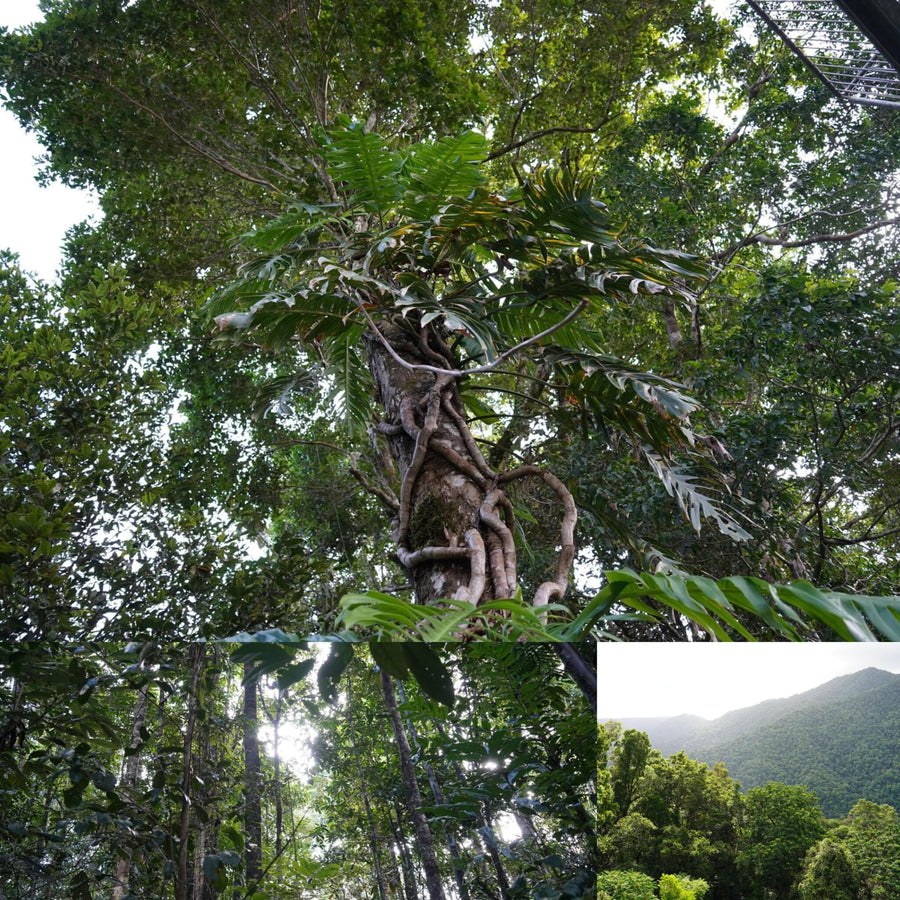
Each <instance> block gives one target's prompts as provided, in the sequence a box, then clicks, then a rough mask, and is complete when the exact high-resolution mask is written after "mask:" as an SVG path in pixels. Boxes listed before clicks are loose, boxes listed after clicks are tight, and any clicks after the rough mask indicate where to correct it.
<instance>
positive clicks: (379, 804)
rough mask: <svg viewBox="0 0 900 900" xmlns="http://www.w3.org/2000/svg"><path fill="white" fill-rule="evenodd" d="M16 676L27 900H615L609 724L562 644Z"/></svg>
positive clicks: (10, 731) (20, 899)
mask: <svg viewBox="0 0 900 900" xmlns="http://www.w3.org/2000/svg"><path fill="white" fill-rule="evenodd" d="M583 649H585V650H586V651H587V650H588V649H589V648H583ZM376 660H377V663H376V662H375V661H376ZM0 667H2V669H0V671H2V677H0V801H2V802H0V896H3V897H4V898H7V900H35V898H38V897H40V898H47V900H63V898H65V900H69V898H77V900H90V898H101V897H102V898H113V900H125V898H141V900H155V898H173V897H174V898H176V900H187V898H192V900H213V898H215V897H222V898H224V897H228V898H235V900H237V898H248V900H249V898H251V897H252V898H254V900H267V898H271V900H322V898H328V897H330V898H341V900H358V898H365V897H373V898H376V900H389V898H398V897H404V898H406V900H416V898H426V897H427V898H429V900H443V898H445V897H458V898H462V900H476V898H480V897H498V896H506V897H543V898H547V900H556V898H564V897H570V898H571V897H584V898H593V897H594V896H595V893H596V889H595V885H594V882H595V876H596V822H595V818H596V785H595V779H596V772H597V769H596V759H597V757H596V750H595V747H596V732H597V727H596V718H595V714H594V712H593V710H592V709H591V708H590V706H589V704H588V703H587V702H586V701H585V699H584V697H583V696H582V694H581V692H580V691H579V690H578V688H577V687H576V686H575V685H574V683H573V682H572V680H571V679H570V678H569V677H568V676H567V675H566V673H565V671H564V670H563V669H562V667H561V665H560V664H559V660H558V657H557V656H556V654H554V653H553V652H551V649H550V648H549V647H548V646H547V645H538V644H531V645H524V644H517V645H510V644H507V645H490V644H484V643H481V644H470V645H467V646H461V645H454V646H450V645H446V646H444V645H436V644H432V645H430V646H429V647H424V646H422V645H418V644H406V645H400V644H387V643H384V644H380V645H378V644H372V645H371V646H370V647H369V646H367V645H365V644H356V645H350V644H347V643H342V642H334V643H327V642H326V643H320V644H313V643H310V644H300V645H291V646H288V645H282V644H274V643H260V642H249V643H243V644H240V645H236V644H214V643H209V644H202V643H195V644H181V645H177V646H161V645H158V644H150V643H144V644H137V643H135V644H131V645H129V646H128V647H127V648H124V647H120V646H114V645H108V644H96V645H92V646H83V647H80V648H74V647H73V648H71V649H70V650H69V651H67V652H65V653H54V652H49V651H48V650H47V649H45V648H42V647H38V646H32V647H28V646H25V645H22V646H17V647H10V646H3V647H0Z"/></svg>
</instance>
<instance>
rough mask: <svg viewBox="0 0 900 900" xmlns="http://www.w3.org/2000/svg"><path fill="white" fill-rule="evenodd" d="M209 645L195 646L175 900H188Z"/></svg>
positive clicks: (184, 762) (192, 657) (185, 743)
mask: <svg viewBox="0 0 900 900" xmlns="http://www.w3.org/2000/svg"><path fill="white" fill-rule="evenodd" d="M205 650H206V644H200V643H196V644H191V657H190V658H191V685H190V694H189V696H188V709H187V723H186V725H185V731H184V751H183V755H182V760H183V762H182V770H181V824H180V826H179V829H178V841H179V843H178V862H177V864H176V866H175V900H188V894H189V890H188V888H189V885H190V880H189V878H188V836H189V833H190V822H191V799H190V798H191V771H192V765H193V747H194V728H195V726H196V724H197V708H198V697H197V692H198V688H199V684H200V673H201V671H202V670H203V657H204V653H205Z"/></svg>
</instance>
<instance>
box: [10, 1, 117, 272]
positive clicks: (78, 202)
mask: <svg viewBox="0 0 900 900" xmlns="http://www.w3.org/2000/svg"><path fill="white" fill-rule="evenodd" d="M41 18H43V16H42V15H41V13H40V10H39V9H38V4H37V0H2V2H0V26H5V27H7V28H10V29H13V28H18V27H20V26H22V25H27V24H29V23H31V22H33V21H36V20H37V19H41ZM43 152H44V151H43V148H42V147H41V145H40V144H39V143H38V141H37V139H36V138H35V137H34V135H30V134H27V133H26V132H25V131H24V130H23V129H22V128H21V127H20V126H19V123H18V120H17V119H16V117H15V116H14V115H13V114H12V113H11V112H9V111H8V110H7V109H5V108H3V107H2V106H0V162H2V164H0V197H2V198H3V199H2V203H0V248H2V249H4V250H13V251H14V252H16V253H18V254H19V257H20V262H21V265H22V267H23V268H24V269H25V270H26V271H28V272H32V273H34V274H36V275H38V276H39V277H40V278H42V279H44V280H45V281H53V280H54V278H55V275H56V270H57V269H58V268H59V265H60V258H61V245H62V242H63V238H64V236H65V233H66V231H67V230H68V229H69V228H71V226H72V225H75V224H77V223H78V222H82V221H84V219H86V218H88V217H89V216H91V215H99V207H98V205H97V201H96V198H95V197H94V196H93V195H92V194H89V193H88V192H86V191H77V190H73V189H72V188H68V187H65V186H64V185H62V184H52V185H50V186H49V187H46V188H42V187H39V186H38V184H37V182H36V181H35V180H34V178H35V174H36V173H37V170H38V166H37V164H36V163H35V157H38V156H41V155H42V154H43Z"/></svg>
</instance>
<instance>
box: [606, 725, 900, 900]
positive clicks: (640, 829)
mask: <svg viewBox="0 0 900 900" xmlns="http://www.w3.org/2000/svg"><path fill="white" fill-rule="evenodd" d="M600 736H601V741H600V746H601V757H600V764H601V771H600V777H601V790H600V811H599V825H598V828H599V848H600V856H601V867H602V868H603V869H604V870H605V871H603V872H602V873H601V875H600V878H599V884H600V896H601V897H604V896H606V897H609V898H618V897H627V896H634V897H641V896H647V897H653V896H656V894H654V893H653V891H654V884H656V883H657V882H658V884H659V896H660V897H664V896H684V897H690V896H697V897H700V896H706V897H708V898H709V900H728V898H734V900H753V898H759V900H764V898H776V900H781V898H783V900H793V898H804V900H806V898H823V900H824V898H826V897H831V898H837V897H853V898H857V900H863V898H876V897H878V898H889V897H896V896H897V884H898V882H897V860H898V859H900V857H898V853H897V851H898V849H900V823H898V819H897V812H896V809H895V808H894V807H893V806H891V805H889V804H876V803H872V802H871V801H869V800H858V801H857V802H856V803H855V804H854V805H853V806H852V808H851V809H850V811H849V812H848V813H847V814H846V816H845V817H844V818H835V819H826V818H825V816H824V815H823V813H822V810H821V808H820V805H819V801H818V798H817V797H816V795H815V794H814V793H813V792H812V791H810V790H809V789H807V788H806V787H802V786H798V785H786V784H782V783H779V782H775V781H772V782H768V783H767V784H764V785H762V786H760V787H754V788H752V789H750V790H749V791H747V792H746V793H742V792H741V786H740V785H739V783H738V782H737V781H735V780H734V779H733V778H731V777H730V776H729V774H728V772H727V770H726V769H725V767H724V766H723V765H722V764H721V763H719V764H717V765H716V766H715V767H714V768H712V769H711V768H709V767H708V766H707V765H706V764H705V763H701V762H698V761H696V760H692V759H690V758H689V757H688V756H687V754H685V753H684V752H680V753H676V754H674V755H672V756H669V757H664V756H663V755H662V754H661V753H660V752H659V751H658V750H655V749H652V748H651V747H650V745H649V740H648V739H647V737H646V735H644V734H642V733H641V732H637V731H635V730H633V729H626V730H624V731H623V730H622V728H621V726H620V725H619V724H618V723H608V724H607V725H606V726H604V728H602V729H601V732H600ZM856 749H859V748H856ZM604 753H606V754H607V756H606V760H607V762H608V766H604V755H603V754H604ZM676 872H677V873H679V875H680V876H686V878H685V883H684V884H683V885H682V886H681V887H680V888H679V889H680V890H683V891H685V892H686V893H683V894H677V893H673V894H671V895H669V894H666V893H664V890H666V888H665V887H664V882H665V881H666V879H667V878H671V876H672V873H676ZM691 878H693V879H697V880H698V881H701V882H702V883H703V884H702V885H701V884H698V885H696V886H693V887H692V886H691V885H690V883H689V881H690V879H691ZM704 885H705V886H706V887H708V889H709V893H708V894H704V893H703V890H704ZM628 891H633V892H634V893H633V894H629V893H628ZM642 891H643V893H641V892H642ZM691 891H694V892H695V893H690V892H691ZM604 892H605V893H604Z"/></svg>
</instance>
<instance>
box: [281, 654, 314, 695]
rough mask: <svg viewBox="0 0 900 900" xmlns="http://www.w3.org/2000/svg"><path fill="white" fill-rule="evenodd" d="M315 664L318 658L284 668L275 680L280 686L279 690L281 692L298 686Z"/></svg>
mask: <svg viewBox="0 0 900 900" xmlns="http://www.w3.org/2000/svg"><path fill="white" fill-rule="evenodd" d="M315 664H316V658H315V657H312V658H311V659H304V660H303V662H299V663H296V664H294V665H290V666H284V667H283V668H281V669H279V670H278V675H277V676H276V679H275V680H276V682H277V684H278V689H279V690H280V691H284V690H286V689H287V688H289V687H290V686H291V685H292V684H296V683H297V682H298V681H302V680H303V679H304V678H306V676H307V675H309V673H310V672H311V671H312V670H313V668H314V667H315Z"/></svg>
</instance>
